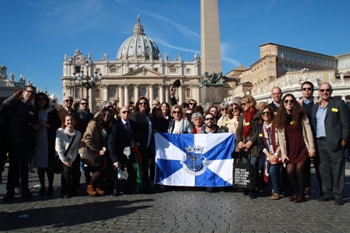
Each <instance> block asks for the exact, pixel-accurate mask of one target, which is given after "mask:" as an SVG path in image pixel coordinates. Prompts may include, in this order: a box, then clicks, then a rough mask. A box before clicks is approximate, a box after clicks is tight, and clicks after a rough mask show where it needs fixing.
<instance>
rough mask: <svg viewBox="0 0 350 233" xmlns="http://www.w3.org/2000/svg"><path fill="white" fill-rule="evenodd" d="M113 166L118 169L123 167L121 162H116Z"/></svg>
mask: <svg viewBox="0 0 350 233" xmlns="http://www.w3.org/2000/svg"><path fill="white" fill-rule="evenodd" d="M113 166H114V167H116V168H118V167H121V166H122V165H121V164H120V163H119V162H115V163H113Z"/></svg>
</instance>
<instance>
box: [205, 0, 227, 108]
mask: <svg viewBox="0 0 350 233" xmlns="http://www.w3.org/2000/svg"><path fill="white" fill-rule="evenodd" d="M221 72H222V67H221V49H220V25H219V9H218V0H201V80H200V83H199V87H200V95H201V96H200V99H201V103H205V102H213V103H220V102H222V101H223V84H224V79H223V78H222V73H221Z"/></svg>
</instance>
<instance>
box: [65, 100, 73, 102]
mask: <svg viewBox="0 0 350 233" xmlns="http://www.w3.org/2000/svg"><path fill="white" fill-rule="evenodd" d="M64 102H67V103H68V102H73V100H64Z"/></svg>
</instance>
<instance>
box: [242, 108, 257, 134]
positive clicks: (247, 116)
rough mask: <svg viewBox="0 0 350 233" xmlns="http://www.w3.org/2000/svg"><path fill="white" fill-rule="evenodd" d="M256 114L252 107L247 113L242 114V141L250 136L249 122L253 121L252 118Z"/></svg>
mask: <svg viewBox="0 0 350 233" xmlns="http://www.w3.org/2000/svg"><path fill="white" fill-rule="evenodd" d="M255 113H256V108H255V107H253V108H251V109H250V110H249V111H248V112H244V125H243V127H244V128H243V137H244V139H247V137H248V136H250V133H249V131H250V126H251V123H252V122H251V121H252V119H253V116H254V115H255Z"/></svg>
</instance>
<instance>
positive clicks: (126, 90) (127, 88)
mask: <svg viewBox="0 0 350 233" xmlns="http://www.w3.org/2000/svg"><path fill="white" fill-rule="evenodd" d="M124 94H125V95H124V97H125V102H124V105H126V106H129V104H130V99H129V84H124Z"/></svg>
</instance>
